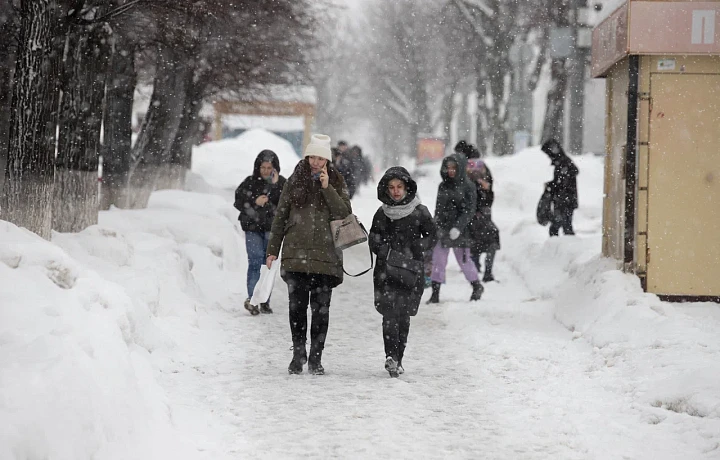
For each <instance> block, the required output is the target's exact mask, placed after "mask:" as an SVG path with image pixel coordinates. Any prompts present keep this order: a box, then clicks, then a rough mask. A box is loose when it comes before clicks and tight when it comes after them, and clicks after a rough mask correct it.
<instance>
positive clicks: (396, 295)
mask: <svg viewBox="0 0 720 460" xmlns="http://www.w3.org/2000/svg"><path fill="white" fill-rule="evenodd" d="M377 193H378V199H379V200H380V201H381V202H382V203H383V205H382V206H381V207H380V209H378V210H377V212H376V213H375V217H373V223H372V228H371V229H370V238H369V245H370V250H371V251H372V252H374V253H375V254H377V265H376V266H375V271H374V273H373V284H374V291H375V309H376V310H377V311H378V312H379V313H380V314H382V315H383V339H384V343H385V356H386V359H385V369H386V370H387V371H388V372H389V373H390V376H391V377H397V376H398V375H399V374H402V373H403V372H404V369H403V366H402V359H403V355H404V353H405V346H406V344H407V337H408V333H409V331H410V317H411V316H415V315H416V314H417V312H418V306H419V305H420V297H422V293H423V288H424V276H423V258H424V253H425V252H426V251H428V250H429V249H431V248H432V247H434V246H435V243H436V242H437V236H436V233H437V230H436V228H435V224H434V222H433V219H432V216H431V215H430V211H428V209H427V208H426V207H425V206H424V205H422V204H420V198H419V197H418V196H417V184H416V183H415V181H414V180H413V179H412V177H410V174H409V173H408V172H407V170H406V169H405V168H402V167H397V166H396V167H393V168H390V169H388V170H387V171H386V172H385V175H384V176H383V178H382V179H381V180H380V183H379V184H378V187H377ZM391 264H392V265H393V266H394V267H396V268H394V269H393V266H391ZM398 265H400V266H404V267H408V268H412V269H413V270H404V269H403V268H400V270H404V272H405V275H407V276H408V277H409V278H407V279H402V278H400V277H398V276H397V271H398V268H397V266H398ZM393 270H394V271H393Z"/></svg>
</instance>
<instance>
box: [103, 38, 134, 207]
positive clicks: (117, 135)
mask: <svg viewBox="0 0 720 460" xmlns="http://www.w3.org/2000/svg"><path fill="white" fill-rule="evenodd" d="M136 82H137V74H136V73H135V52H134V50H133V49H130V48H127V47H126V46H125V43H124V38H123V37H119V36H118V35H115V50H114V52H113V55H112V60H111V68H110V75H109V80H108V85H107V93H106V95H105V97H106V103H105V106H106V108H105V121H104V123H103V133H104V146H103V153H102V157H103V174H102V176H103V177H102V184H101V188H100V208H101V209H110V206H116V207H118V208H128V207H129V206H130V204H129V196H128V176H129V174H130V153H131V150H132V107H133V95H134V92H135V85H136Z"/></svg>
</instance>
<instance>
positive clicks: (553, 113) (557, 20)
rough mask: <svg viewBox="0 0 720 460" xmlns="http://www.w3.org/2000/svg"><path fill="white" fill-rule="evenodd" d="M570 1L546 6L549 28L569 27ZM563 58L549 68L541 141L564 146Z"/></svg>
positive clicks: (556, 2) (564, 86) (564, 74)
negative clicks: (549, 75) (549, 20)
mask: <svg viewBox="0 0 720 460" xmlns="http://www.w3.org/2000/svg"><path fill="white" fill-rule="evenodd" d="M571 3H572V2H571V1H570V0H558V1H555V2H551V3H549V4H548V6H549V12H550V17H551V18H552V20H553V23H554V24H552V25H551V27H570V26H571V24H570V11H571ZM565 61H566V59H565V58H564V57H555V58H553V60H552V64H551V67H550V72H551V82H550V90H549V91H548V94H547V103H546V109H545V121H544V123H543V132H542V139H541V140H540V142H544V141H546V140H549V139H555V140H557V141H558V142H560V143H561V144H563V145H564V144H565V140H564V138H565V126H564V125H565V123H564V121H565V120H564V119H565V94H567V85H568V72H567V68H566V65H565Z"/></svg>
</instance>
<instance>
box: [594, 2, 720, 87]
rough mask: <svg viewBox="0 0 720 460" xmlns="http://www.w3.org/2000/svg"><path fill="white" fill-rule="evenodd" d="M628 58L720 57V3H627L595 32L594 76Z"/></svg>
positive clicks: (598, 75) (602, 73)
mask: <svg viewBox="0 0 720 460" xmlns="http://www.w3.org/2000/svg"><path fill="white" fill-rule="evenodd" d="M628 54H643V55H653V54H655V55H657V54H685V55H689V54H695V55H703V54H705V55H708V54H710V55H720V2H664V1H631V2H626V3H625V4H624V5H623V6H621V7H620V8H618V9H617V10H616V11H615V12H614V13H613V14H612V15H610V17H608V18H607V19H606V20H605V21H603V22H602V23H600V25H598V26H597V27H596V28H595V30H593V45H592V76H593V77H600V76H603V75H604V74H605V72H607V70H608V69H609V68H610V67H612V66H613V64H615V63H616V62H618V61H619V60H621V59H622V58H623V57H625V56H627V55H628Z"/></svg>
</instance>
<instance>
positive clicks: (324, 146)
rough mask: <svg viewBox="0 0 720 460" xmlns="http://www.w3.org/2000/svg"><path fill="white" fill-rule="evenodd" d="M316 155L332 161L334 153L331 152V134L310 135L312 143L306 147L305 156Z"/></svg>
mask: <svg viewBox="0 0 720 460" xmlns="http://www.w3.org/2000/svg"><path fill="white" fill-rule="evenodd" d="M311 155H312V156H316V157H320V158H325V159H326V160H328V161H332V153H331V152H330V136H326V135H325V134H313V135H312V136H310V143H309V144H308V145H307V147H305V154H304V155H303V157H307V156H311Z"/></svg>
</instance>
